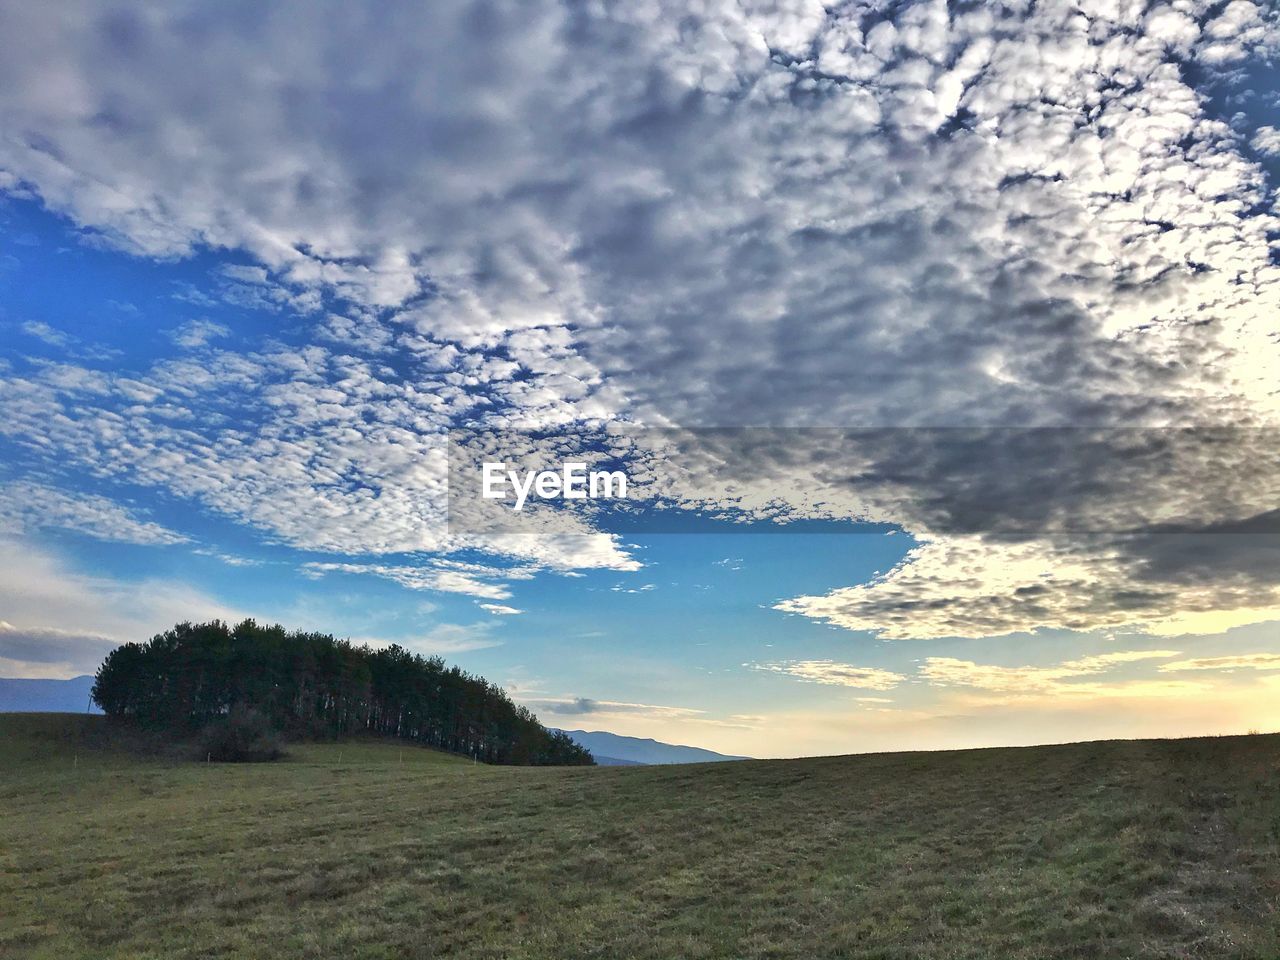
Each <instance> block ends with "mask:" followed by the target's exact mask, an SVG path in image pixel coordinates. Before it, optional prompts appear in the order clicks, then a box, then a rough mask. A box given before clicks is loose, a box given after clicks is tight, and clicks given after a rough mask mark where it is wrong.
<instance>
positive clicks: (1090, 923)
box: [0, 714, 1280, 960]
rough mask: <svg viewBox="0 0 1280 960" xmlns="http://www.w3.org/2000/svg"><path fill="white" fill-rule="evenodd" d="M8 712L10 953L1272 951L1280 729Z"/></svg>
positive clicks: (1007, 954) (3, 829)
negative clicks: (199, 733) (809, 755)
mask: <svg viewBox="0 0 1280 960" xmlns="http://www.w3.org/2000/svg"><path fill="white" fill-rule="evenodd" d="M102 729H103V721H101V719H99V718H88V717H77V716H70V715H60V714H50V715H26V716H24V715H0V956H6V957H7V956H13V957H49V958H58V960H71V958H77V957H84V958H94V960H105V958H119V957H151V958H157V960H161V958H163V960H170V958H180V957H252V958H266V957H277V956H284V957H308V958H327V957H333V958H339V957H341V958H391V957H437V956H448V957H467V958H477V957H485V958H499V957H511V958H515V957H539V958H555V960H567V958H579V957H609V958H612V957H651V958H681V957H683V958H697V957H725V958H729V957H735V958H736V957H798V958H806V960H807V958H822V957H832V958H834V957H841V958H845V957H860V958H862V957H865V958H873V957H874V958H902V960H907V958H913V960H914V958H929V960H932V958H939V960H940V958H962V957H964V958H968V957H972V958H984V960H986V958H1031V957H1061V958H1072V960H1077V958H1088V957H1100V958H1101V957H1105V958H1112V957H1116V958H1119V957H1212V958H1236V957H1256V958H1268V960H1270V958H1276V957H1280V928H1278V927H1277V922H1276V906H1277V895H1278V894H1280V860H1278V859H1277V850H1278V848H1277V840H1278V836H1280V737H1273V736H1251V737H1230V738H1216V739H1200V740H1181V741H1140V742H1108V743H1093V744H1079V745H1072V746H1061V747H1040V748H1024V749H1008V750H980V751H963V752H952V753H902V754H881V755H875V756H861V757H834V758H825V759H816V760H788V761H759V762H746V763H732V764H706V765H697V766H685V767H650V768H643V767H613V768H609V767H603V768H579V769H568V768H562V769H547V768H544V769H536V768H511V767H507V768H501V767H485V766H475V765H473V764H471V763H469V762H467V761H464V760H459V759H457V758H454V757H449V756H446V755H443V754H439V753H433V752H431V751H427V750H424V749H421V748H415V747H404V748H400V747H397V746H395V745H391V744H378V743H372V744H371V743H344V744H333V745H323V746H316V745H311V746H305V747H295V748H293V749H292V751H291V756H290V759H289V760H287V761H285V762H282V763H277V764H255V765H243V766H240V765H221V764H203V763H176V762H173V761H163V760H143V759H138V758H136V757H134V756H131V755H129V754H126V753H122V752H120V751H117V750H113V749H111V748H110V746H109V743H107V742H106V741H104V739H103V738H102V736H101V731H102Z"/></svg>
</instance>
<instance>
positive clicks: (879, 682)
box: [744, 660, 907, 690]
mask: <svg viewBox="0 0 1280 960" xmlns="http://www.w3.org/2000/svg"><path fill="white" fill-rule="evenodd" d="M744 666H747V667H750V668H751V669H753V670H765V671H769V672H772V673H783V674H786V675H787V676H790V677H796V678H797V679H800V680H811V681H813V682H814V683H827V684H832V685H834V686H841V687H858V688H860V689H863V690H892V689H893V688H894V687H896V686H897V685H898V684H900V683H902V682H903V681H904V680H906V679H907V678H906V677H905V676H903V675H902V674H900V673H894V672H893V671H892V670H883V669H881V668H879V667H857V666H854V665H853V664H851V663H837V662H836V661H834V660H785V661H779V662H777V663H749V664H744Z"/></svg>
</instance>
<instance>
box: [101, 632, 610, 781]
mask: <svg viewBox="0 0 1280 960" xmlns="http://www.w3.org/2000/svg"><path fill="white" fill-rule="evenodd" d="M93 699H94V701H95V702H96V703H97V704H98V706H100V707H101V708H102V709H103V710H104V711H105V712H106V713H107V714H108V715H111V716H118V717H128V718H131V719H134V720H136V721H138V722H139V723H141V724H143V725H145V726H148V727H151V728H161V729H172V730H175V731H189V732H194V731H197V730H199V729H201V728H202V727H205V726H207V725H208V724H210V723H212V722H217V721H219V720H221V719H223V718H226V717H227V716H229V715H230V714H231V712H232V711H233V710H235V709H237V708H251V709H252V710H254V711H256V712H258V713H260V714H262V715H263V716H264V717H266V718H267V719H268V720H269V721H270V722H271V723H272V724H274V725H275V726H276V727H277V728H278V729H280V730H282V731H284V732H285V733H286V734H288V735H290V736H301V737H322V738H327V737H336V736H341V735H344V734H352V733H361V732H368V733H374V734H381V735H384V736H387V737H398V738H401V739H404V740H410V741H414V742H417V743H423V744H427V745H429V746H432V747H437V748H440V749H443V750H448V751H450V752H453V753H459V754H463V755H465V756H469V757H475V758H476V759H478V760H483V761H484V762H486V763H511V764H590V763H593V762H594V761H593V760H592V758H591V754H590V753H589V752H588V751H587V750H585V749H584V748H583V747H581V746H579V745H578V744H577V743H575V742H574V741H573V740H572V739H571V738H570V737H568V736H567V735H565V734H563V733H560V732H559V731H556V732H552V731H549V730H547V729H546V728H545V727H544V726H542V724H540V723H539V722H538V718H537V717H535V716H534V715H533V714H532V713H530V712H529V710H528V709H526V708H525V707H523V706H518V705H516V704H514V703H512V702H511V698H510V697H508V696H507V694H506V692H505V691H504V690H503V689H502V688H501V687H498V686H495V685H494V684H491V683H489V682H488V681H487V680H485V679H484V678H483V677H477V676H472V675H471V674H468V673H465V672H463V671H462V670H460V669H458V668H457V667H445V664H444V661H443V660H441V659H440V658H439V657H423V656H421V655H417V654H412V653H410V652H409V651H407V650H405V649H403V648H402V647H397V646H392V647H387V648H385V649H378V650H374V649H370V648H369V647H368V646H363V645H359V646H357V645H355V644H352V643H350V642H349V641H346V640H336V639H334V638H333V637H332V636H329V635H328V634H320V633H303V632H300V631H287V630H285V629H284V628H283V627H281V626H271V627H267V626H260V625H259V624H257V623H255V622H254V621H252V620H246V621H244V622H243V623H240V624H237V625H235V626H234V627H233V626H228V625H227V624H225V623H223V622H221V621H217V620H215V621H213V622H212V623H199V624H192V623H180V624H178V625H177V626H176V627H174V628H173V629H172V630H168V631H166V632H164V633H161V634H157V635H156V636H155V637H152V638H151V639H150V640H149V641H147V642H146V643H127V644H125V645H124V646H121V647H117V648H116V649H115V650H113V651H111V653H110V654H109V655H108V656H107V659H106V660H105V661H104V662H103V664H102V666H101V667H99V668H98V673H97V677H96V678H95V681H94V685H93Z"/></svg>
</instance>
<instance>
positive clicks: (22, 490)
mask: <svg viewBox="0 0 1280 960" xmlns="http://www.w3.org/2000/svg"><path fill="white" fill-rule="evenodd" d="M42 528H44V529H60V530H71V531H74V532H76V533H80V534H84V535H85V536H89V537H93V538H95V539H98V540H111V541H116V542H119V543H138V544H148V545H153V546H154V545H168V544H174V543H186V542H188V538H187V537H185V536H183V535H182V534H180V533H176V532H175V531H173V530H169V529H167V528H166V527H163V526H161V525H160V524H158V523H155V522H153V521H150V520H144V519H141V518H140V517H138V516H136V515H135V514H134V513H133V512H132V511H130V510H128V509H127V508H125V507H123V506H121V505H120V504H118V503H116V502H114V501H112V500H108V499H107V498H105V497H100V496H97V495H96V494H88V493H68V492H66V491H63V490H57V489H54V488H53V487H48V486H44V485H42V484H38V483H31V482H25V481H18V482H14V483H0V534H3V533H8V534H10V535H12V534H20V533H23V532H26V531H32V530H38V529H42Z"/></svg>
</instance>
